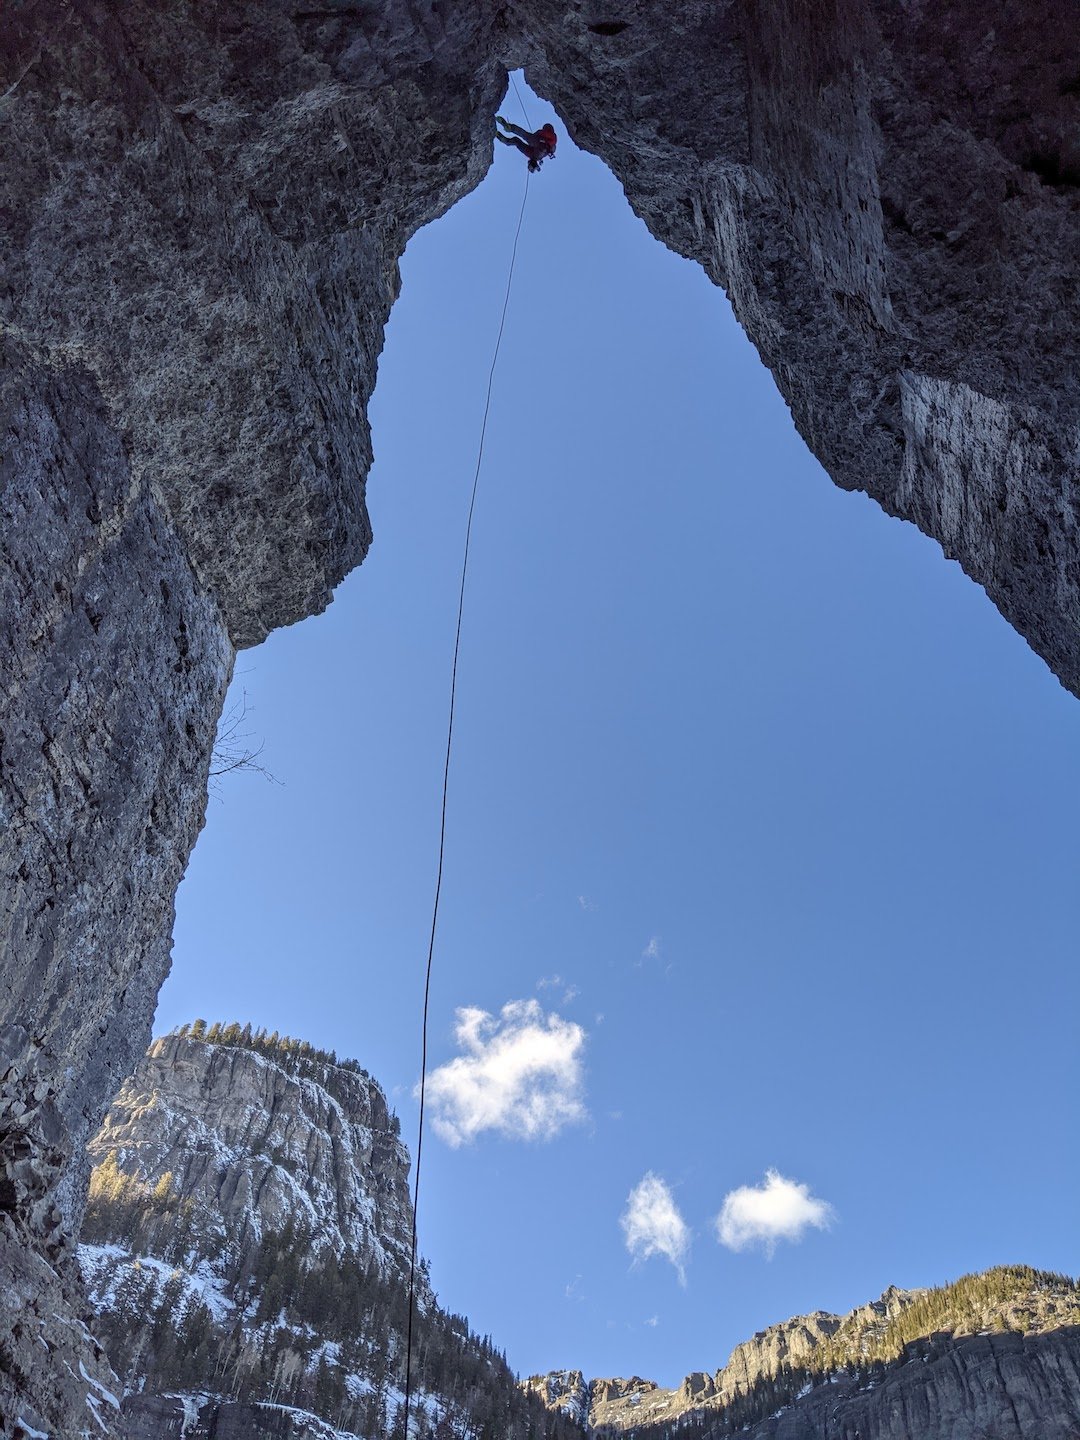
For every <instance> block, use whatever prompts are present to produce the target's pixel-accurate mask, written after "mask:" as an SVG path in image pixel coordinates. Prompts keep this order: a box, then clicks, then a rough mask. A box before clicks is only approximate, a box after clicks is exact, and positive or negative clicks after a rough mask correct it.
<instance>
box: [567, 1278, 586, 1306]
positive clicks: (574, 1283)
mask: <svg viewBox="0 0 1080 1440" xmlns="http://www.w3.org/2000/svg"><path fill="white" fill-rule="evenodd" d="M563 1294H564V1295H565V1296H566V1298H567V1300H579V1301H580V1300H584V1299H585V1294H584V1292H583V1290H582V1288H581V1276H580V1275H575V1276H574V1278H573V1280H571V1281H570V1283H569V1285H567V1286H566V1288H565V1289H564V1291H563Z"/></svg>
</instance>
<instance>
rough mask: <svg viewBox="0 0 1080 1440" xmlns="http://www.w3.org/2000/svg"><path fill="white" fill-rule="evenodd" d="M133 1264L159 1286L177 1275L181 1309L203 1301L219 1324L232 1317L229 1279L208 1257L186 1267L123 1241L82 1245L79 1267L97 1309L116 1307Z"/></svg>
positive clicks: (179, 1308) (156, 1286)
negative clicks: (134, 1251) (133, 1250)
mask: <svg viewBox="0 0 1080 1440" xmlns="http://www.w3.org/2000/svg"><path fill="white" fill-rule="evenodd" d="M132 1266H138V1267H139V1269H140V1270H141V1271H142V1272H143V1274H145V1275H147V1276H149V1277H151V1278H152V1281H153V1283H154V1286H155V1288H159V1287H163V1286H165V1285H166V1284H168V1282H169V1281H170V1280H171V1279H172V1278H173V1277H174V1276H179V1277H180V1281H181V1283H182V1287H183V1288H182V1290H181V1293H180V1298H179V1300H178V1302H177V1309H178V1310H186V1309H187V1307H188V1306H189V1305H191V1304H192V1303H193V1302H195V1301H199V1302H200V1303H201V1304H203V1305H205V1306H206V1308H207V1310H209V1311H210V1315H211V1317H212V1319H213V1320H214V1323H215V1324H221V1322H222V1321H223V1320H225V1319H227V1318H228V1316H229V1314H230V1312H231V1311H232V1310H233V1309H234V1308H235V1307H234V1305H233V1302H232V1301H231V1300H230V1299H229V1297H228V1296H227V1295H226V1294H225V1282H224V1281H223V1280H222V1279H221V1277H220V1275H216V1274H215V1273H214V1271H213V1269H212V1267H211V1265H210V1263H209V1261H207V1260H200V1261H199V1263H198V1265H197V1266H196V1267H195V1269H194V1270H184V1269H182V1268H181V1267H179V1266H176V1265H170V1264H168V1263H167V1262H166V1261H164V1260H158V1259H155V1257H154V1256H153V1255H133V1254H132V1253H131V1252H130V1251H128V1250H124V1249H122V1248H121V1247H120V1246H119V1245H80V1246H79V1267H80V1269H81V1270H82V1274H83V1280H84V1281H85V1283H86V1288H87V1291H88V1292H89V1295H90V1301H91V1304H92V1305H93V1306H94V1308H95V1309H96V1310H108V1309H112V1308H114V1307H115V1304H116V1292H117V1290H118V1288H119V1286H120V1284H121V1283H122V1282H123V1281H124V1280H125V1279H126V1278H127V1276H128V1274H129V1273H130V1270H131V1267H132Z"/></svg>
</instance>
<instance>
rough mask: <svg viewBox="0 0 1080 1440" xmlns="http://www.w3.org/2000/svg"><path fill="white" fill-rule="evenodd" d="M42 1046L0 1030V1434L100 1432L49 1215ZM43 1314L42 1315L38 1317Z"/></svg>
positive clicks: (50, 1135) (104, 1368) (88, 1362)
mask: <svg viewBox="0 0 1080 1440" xmlns="http://www.w3.org/2000/svg"><path fill="white" fill-rule="evenodd" d="M39 1051H40V1046H38V1045H36V1044H35V1043H34V1042H33V1040H32V1039H31V1038H30V1037H29V1036H28V1035H27V1034H26V1033H25V1032H24V1031H20V1030H18V1029H17V1028H16V1027H13V1026H4V1027H2V1028H0V1299H2V1301H3V1304H4V1306H5V1307H6V1308H7V1310H8V1312H9V1314H10V1315H11V1316H12V1317H13V1318H12V1322H11V1325H10V1329H9V1330H8V1332H7V1333H6V1334H5V1335H3V1336H2V1338H0V1434H2V1435H4V1436H5V1437H6V1436H8V1435H14V1436H16V1437H17V1440H18V1437H20V1436H22V1437H33V1436H34V1435H42V1434H49V1433H51V1432H54V1431H55V1432H56V1433H59V1434H65V1433H70V1434H72V1435H74V1434H75V1433H77V1432H75V1431H74V1430H67V1429H66V1427H67V1426H69V1425H70V1424H71V1422H72V1417H75V1419H76V1421H77V1423H78V1424H79V1427H80V1431H79V1432H78V1433H81V1432H82V1431H84V1430H85V1431H88V1430H90V1429H97V1428H99V1427H100V1428H101V1429H107V1428H108V1426H109V1424H110V1422H111V1420H112V1419H114V1418H115V1417H116V1415H117V1414H118V1413H119V1403H120V1402H119V1399H118V1397H117V1395H116V1394H115V1393H114V1389H113V1388H111V1387H115V1381H114V1379H113V1376H112V1371H111V1370H110V1368H109V1363H108V1361H107V1360H106V1358H105V1355H104V1352H103V1351H102V1348H101V1346H100V1345H99V1344H98V1342H97V1341H96V1340H95V1339H94V1337H93V1335H91V1333H90V1331H89V1330H88V1329H87V1327H86V1326H85V1325H84V1324H83V1323H82V1319H81V1318H80V1317H81V1314H82V1311H83V1309H84V1302H83V1300H82V1296H81V1290H80V1285H79V1275H78V1271H77V1268H76V1265H75V1253H74V1247H73V1246H72V1244H71V1242H70V1240H69V1238H68V1236H67V1233H66V1231H65V1227H64V1224H63V1219H62V1216H61V1215H60V1212H59V1211H58V1209H57V1207H56V1186H57V1181H58V1177H59V1173H60V1166H61V1163H62V1161H63V1158H64V1156H63V1151H62V1150H61V1149H60V1148H59V1142H60V1139H61V1136H62V1133H63V1131H62V1126H61V1122H60V1116H59V1113H58V1111H57V1109H56V1105H55V1103H54V1100H53V1094H52V1086H51V1084H50V1082H49V1080H48V1079H47V1078H46V1077H45V1076H44V1075H43V1074H42V1073H41V1071H40V1070H39V1069H38V1068H37V1066H36V1065H35V1063H34V1062H35V1060H36V1058H37V1054H38V1052H39ZM43 1311H44V1314H43Z"/></svg>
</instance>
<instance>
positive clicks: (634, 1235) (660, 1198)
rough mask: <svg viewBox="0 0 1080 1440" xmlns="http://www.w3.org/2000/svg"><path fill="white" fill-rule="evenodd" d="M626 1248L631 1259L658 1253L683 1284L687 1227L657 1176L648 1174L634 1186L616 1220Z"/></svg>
mask: <svg viewBox="0 0 1080 1440" xmlns="http://www.w3.org/2000/svg"><path fill="white" fill-rule="evenodd" d="M619 1224H620V1225H621V1226H622V1228H623V1234H624V1236H625V1237H626V1248H627V1250H629V1251H630V1254H631V1255H632V1256H633V1257H634V1259H635V1260H647V1259H648V1258H649V1256H650V1255H662V1256H663V1257H664V1258H665V1260H670V1261H671V1263H672V1265H674V1267H675V1271H676V1273H677V1274H678V1277H679V1282H680V1283H681V1284H683V1285H685V1284H686V1271H685V1261H686V1256H687V1253H688V1251H689V1249H690V1227H689V1226H688V1225H687V1223H686V1221H685V1220H684V1219H683V1218H682V1216H681V1215H680V1214H679V1208H678V1206H677V1205H676V1204H675V1201H674V1198H673V1197H672V1194H671V1191H670V1190H669V1189H668V1187H667V1185H666V1184H665V1183H664V1181H663V1180H661V1179H660V1176H659V1175H654V1174H653V1173H652V1171H651V1170H650V1171H649V1173H648V1174H647V1175H646V1176H645V1178H644V1179H643V1180H641V1181H640V1182H639V1183H638V1184H637V1185H635V1186H634V1188H633V1190H631V1191H630V1194H629V1195H628V1197H627V1200H626V1210H625V1211H624V1212H623V1215H622V1216H621V1218H620V1220H619Z"/></svg>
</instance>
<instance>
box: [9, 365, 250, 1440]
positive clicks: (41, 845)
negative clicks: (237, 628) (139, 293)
mask: <svg viewBox="0 0 1080 1440" xmlns="http://www.w3.org/2000/svg"><path fill="white" fill-rule="evenodd" d="M3 358H4V361H5V379H4V383H3V389H2V392H0V437H2V438H0V453H2V460H0V615H2V616H3V623H2V626H0V684H2V687H3V702H2V705H0V717H2V718H0V807H2V810H0V817H2V818H0V973H2V974H3V977H4V989H3V997H2V1016H0V1018H2V1020H3V1022H4V1031H3V1035H4V1045H3V1056H2V1057H0V1070H2V1072H3V1073H2V1074H0V1309H2V1313H3V1324H2V1326H0V1412H2V1413H3V1415H4V1418H5V1420H8V1419H10V1420H15V1419H19V1418H22V1419H23V1420H25V1422H26V1423H27V1424H28V1425H33V1426H34V1427H35V1428H39V1429H41V1428H44V1429H46V1430H49V1429H50V1428H52V1427H63V1426H64V1425H65V1424H70V1423H71V1419H70V1417H71V1416H72V1415H75V1414H79V1413H80V1412H81V1413H82V1414H83V1416H84V1417H85V1418H86V1419H87V1420H89V1412H88V1411H87V1409H86V1407H87V1405H89V1406H90V1409H91V1410H95V1409H96V1410H98V1411H100V1413H101V1414H102V1417H103V1419H105V1420H107V1419H108V1413H109V1411H110V1408H111V1406H110V1402H109V1398H108V1397H109V1395H110V1394H111V1393H112V1392H111V1390H110V1377H109V1375H108V1369H107V1366H105V1365H104V1362H103V1361H102V1359H101V1357H100V1352H99V1351H98V1350H97V1347H96V1345H95V1343H94V1341H93V1340H92V1338H91V1337H90V1336H89V1334H88V1333H87V1332H86V1331H85V1330H84V1329H83V1328H82V1327H81V1326H80V1325H79V1324H78V1323H77V1321H75V1320H74V1319H72V1318H67V1319H65V1320H61V1319H60V1318H59V1316H60V1315H63V1314H64V1313H65V1312H67V1313H68V1316H69V1317H70V1315H71V1312H72V1311H74V1313H75V1315H77V1314H78V1313H79V1310H80V1309H81V1306H80V1305H79V1304H78V1302H77V1300H76V1301H73V1299H72V1297H73V1296H75V1295H76V1294H77V1289H76V1282H75V1277H74V1274H73V1267H72V1262H71V1250H70V1246H69V1242H68V1240H67V1239H66V1238H65V1237H66V1233H67V1232H70V1230H71V1229H72V1227H73V1226H74V1225H75V1224H76V1223H77V1218H78V1211H79V1208H80V1206H81V1199H82V1192H83V1184H82V1174H83V1166H84V1161H83V1160H82V1155H83V1147H84V1145H85V1141H86V1139H87V1136H88V1133H90V1132H91V1131H92V1129H93V1128H94V1127H95V1126H96V1124H97V1123H98V1120H99V1117H100V1111H101V1105H102V1101H103V1099H104V1098H106V1097H107V1096H108V1095H109V1094H111V1093H112V1092H113V1091H114V1090H115V1089H116V1088H117V1086H118V1085H119V1083H120V1081H121V1080H122V1079H123V1077H124V1075H125V1074H126V1073H127V1071H128V1069H129V1068H130V1063H131V1047H132V1044H133V1043H138V1041H139V1040H140V1039H141V1040H145V1039H146V1038H147V1037H148V1036H149V1033H150V1022H151V1019H152V1016H153V1011H154V1006H155V1002H156V996H157V991H158V988H159V987H160V985H161V983H162V981H163V980H164V978H165V975H166V974H167V972H168V968H169V951H170V944H171V930H172V922H173V895H174V893H175V890H176V887H177V885H178V883H179V881H180V877H181V875H182V873H183V869H184V866H185V865H186V863H187V857H188V855H189V853H190V850H191V847H192V845H193V843H194V841H195V837H196V835H197V834H198V831H199V828H200V826H201V824H202V819H203V811H204V806H205V801H206V776H207V768H208V761H209V755H210V752H211V748H212V744H213V737H214V729H215V724H216V720H217V716H218V714H219V713H220V708H221V702H222V698H223V696H224V692H225V687H226V685H227V683H228V678H229V674H230V670H231V665H232V659H233V650H232V646H231V643H230V641H229V638H228V635H227V633H226V631H225V627H224V625H223V623H222V620H221V617H220V615H219V613H218V610H217V607H216V606H215V605H214V603H213V602H212V601H211V600H210V599H209V598H208V597H207V596H206V595H205V594H204V593H203V592H202V591H201V590H200V588H199V586H198V585H197V583H196V581H195V578H194V576H193V574H192V571H191V567H190V565H189V564H188V561H187V559H186V556H185V553H184V550H183V548H182V547H181V545H180V543H179V541H178V538H177V536H176V533H175V531H174V529H173V526H172V524H171V523H170V521H169V520H168V519H167V517H166V516H165V515H164V514H163V513H162V511H161V509H160V507H159V505H158V503H157V502H156V500H155V499H154V497H153V496H152V494H151V493H150V491H149V489H148V487H147V486H146V485H145V484H144V483H139V482H137V481H135V480H134V479H133V478H132V473H131V469H130V467H129V464H128V461H127V457H126V455H125V452H124V447H123V445H122V443H121V441H120V438H119V436H118V435H117V433H116V431H115V430H114V428H113V427H112V426H111V424H110V422H109V417H108V415H107V414H106V412H105V409H104V407H103V405H102V404H101V401H100V399H99V397H98V396H97V394H96V391H95V388H94V386H93V383H92V382H91V381H90V380H89V378H88V377H87V376H86V375H84V374H79V373H78V372H77V371H74V370H68V371H66V372H63V373H59V374H58V373H56V372H55V371H53V372H45V371H44V370H42V369H41V368H40V367H39V366H38V365H37V364H36V363H35V362H34V361H33V360H32V359H31V358H30V357H29V356H28V355H27V354H26V353H25V352H22V353H20V352H19V351H17V350H12V349H10V348H9V349H8V350H7V352H6V353H5V355H4V357H3ZM42 1343H44V1345H45V1346H46V1347H47V1351H48V1354H49V1356H51V1357H52V1358H51V1361H50V1362H49V1363H43V1362H44V1361H45V1353H46V1352H45V1351H44V1350H43V1349H42ZM69 1352H70V1353H69ZM65 1358H66V1363H61V1360H62V1359H65ZM76 1392H77V1393H76ZM16 1412H18V1413H16ZM94 1428H95V1429H96V1428H97V1427H96V1426H95V1427H94ZM60 1433H66V1432H64V1431H63V1430H62V1428H61V1429H60Z"/></svg>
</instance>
